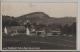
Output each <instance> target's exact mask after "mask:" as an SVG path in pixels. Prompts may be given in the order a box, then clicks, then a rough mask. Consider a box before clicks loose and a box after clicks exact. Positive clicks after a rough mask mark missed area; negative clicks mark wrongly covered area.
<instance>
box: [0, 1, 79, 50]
mask: <svg viewBox="0 0 80 52" xmlns="http://www.w3.org/2000/svg"><path fill="white" fill-rule="evenodd" d="M1 1H2V0H1ZM4 1H5V0H4ZM9 1H10V0H9ZM18 1H19V0H18ZM18 1H17V2H18ZM20 1H21V0H20ZM10 2H15V0H13V1H10ZM27 2H28V3H34V2H33V1H31V2H30V1H28V0H27ZM35 3H55V2H51V1H50V2H49V1H47V2H46V1H45V2H42V1H38V2H35ZM56 3H58V2H56ZM59 3H62V1H61V2H59ZM63 3H76V4H77V1H76V2H63ZM77 13H78V11H77ZM77 20H78V16H77V18H76V21H77ZM78 22H79V20H78V21H77V27H79V25H80V23H78ZM1 31H2V16H1ZM77 31H78V32H77V36H76V37H78V38H77V39H76V41H77V40H78V41H79V37H80V36H79V29H78V28H77ZM76 45H77V47H76V50H79V49H80V47H79V42H76ZM0 49H1V51H76V50H2V32H1V47H0Z"/></svg>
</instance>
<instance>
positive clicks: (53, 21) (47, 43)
mask: <svg viewBox="0 0 80 52" xmlns="http://www.w3.org/2000/svg"><path fill="white" fill-rule="evenodd" d="M76 7H77V5H76V3H62V2H61V3H28V2H2V3H1V14H2V50H76V38H77V33H76V24H77V21H76V19H77V14H76V13H77V8H76Z"/></svg>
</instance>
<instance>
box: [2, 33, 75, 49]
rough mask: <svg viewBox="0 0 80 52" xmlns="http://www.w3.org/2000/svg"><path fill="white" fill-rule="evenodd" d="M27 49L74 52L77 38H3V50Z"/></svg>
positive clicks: (20, 36)
mask: <svg viewBox="0 0 80 52" xmlns="http://www.w3.org/2000/svg"><path fill="white" fill-rule="evenodd" d="M8 47H20V48H23V47H26V48H30V47H31V48H40V49H41V50H44V49H47V50H48V49H49V50H74V49H76V37H75V36H72V37H69V36H61V35H59V36H50V37H39V36H27V35H24V34H21V35H15V36H7V35H6V36H3V39H2V48H3V49H4V48H8Z"/></svg>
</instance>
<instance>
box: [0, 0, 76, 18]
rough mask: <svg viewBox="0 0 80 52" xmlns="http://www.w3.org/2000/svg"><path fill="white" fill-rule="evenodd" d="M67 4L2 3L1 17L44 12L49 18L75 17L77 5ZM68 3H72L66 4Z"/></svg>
mask: <svg viewBox="0 0 80 52" xmlns="http://www.w3.org/2000/svg"><path fill="white" fill-rule="evenodd" d="M66 1H67V3H62V2H57V3H54V2H53V3H41V2H40V3H36V2H34V3H30V2H2V3H1V13H2V15H9V16H15V17H18V16H21V15H24V14H29V13H32V12H44V13H46V14H48V15H49V16H50V17H64V16H72V17H75V16H76V13H77V8H76V7H77V5H76V3H73V0H66ZM68 1H69V2H70V1H72V2H71V3H68Z"/></svg>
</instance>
